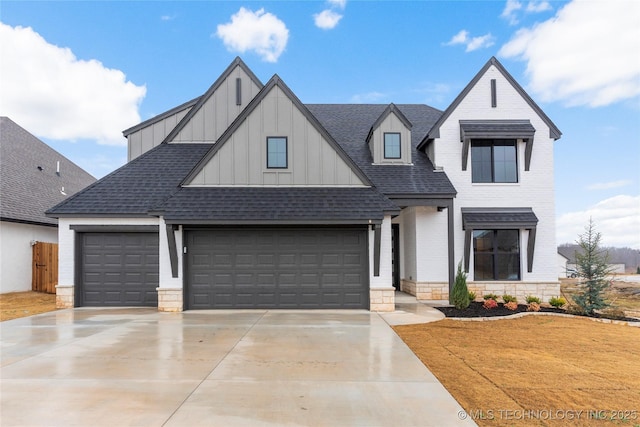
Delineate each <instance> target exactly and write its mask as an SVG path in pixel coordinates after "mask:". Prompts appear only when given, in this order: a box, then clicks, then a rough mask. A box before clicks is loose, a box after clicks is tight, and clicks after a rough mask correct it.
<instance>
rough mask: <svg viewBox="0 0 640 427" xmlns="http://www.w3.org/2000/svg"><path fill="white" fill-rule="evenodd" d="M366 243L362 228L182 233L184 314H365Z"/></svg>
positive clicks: (366, 290) (364, 230)
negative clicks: (286, 311)
mask: <svg viewBox="0 0 640 427" xmlns="http://www.w3.org/2000/svg"><path fill="white" fill-rule="evenodd" d="M366 237H367V233H366V229H364V228H360V229H346V228H345V229H327V228H316V229H283V228H263V229H257V228H256V229H250V228H247V229H231V228H229V229H216V230H188V231H187V232H186V235H185V242H186V244H187V246H188V252H187V254H188V255H187V260H186V262H187V265H186V279H185V280H186V284H185V286H186V291H187V302H186V306H187V307H186V308H232V307H237V308H252V307H253V308H296V307H298V308H300V307H302V308H339V307H342V308H367V307H368V277H369V276H368V258H367V239H366ZM203 293H207V294H208V295H209V299H208V301H206V300H205V299H203V298H201V297H200V296H199V295H201V294H203ZM351 294H355V296H353V295H351ZM196 295H198V297H196Z"/></svg>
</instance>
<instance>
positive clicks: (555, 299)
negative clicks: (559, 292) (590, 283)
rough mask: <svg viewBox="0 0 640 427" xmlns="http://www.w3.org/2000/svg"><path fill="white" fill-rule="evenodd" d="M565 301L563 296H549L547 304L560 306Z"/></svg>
mask: <svg viewBox="0 0 640 427" xmlns="http://www.w3.org/2000/svg"><path fill="white" fill-rule="evenodd" d="M566 303H567V300H566V299H564V298H563V297H551V299H550V300H549V304H550V305H551V306H552V307H555V308H561V307H562V306H563V305H565V304H566Z"/></svg>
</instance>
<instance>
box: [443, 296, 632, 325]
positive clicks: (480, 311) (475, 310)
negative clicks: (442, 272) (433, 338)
mask: <svg viewBox="0 0 640 427" xmlns="http://www.w3.org/2000/svg"><path fill="white" fill-rule="evenodd" d="M435 308H437V309H438V310H440V311H441V312H442V313H443V314H444V315H445V317H463V318H472V317H499V316H511V315H513V314H516V313H524V312H526V311H527V305H525V304H518V308H517V309H515V310H509V309H508V308H505V307H504V304H502V303H498V306H497V307H496V308H492V309H486V308H484V307H483V306H482V303H481V302H476V301H474V302H472V303H471V304H469V307H467V308H466V309H464V310H459V309H457V308H455V307H435ZM539 312H541V313H560V314H565V313H566V311H565V310H563V309H561V308H555V307H540V311H539ZM594 317H597V318H606V317H605V316H601V315H598V314H596V315H595V316H594ZM615 320H622V321H625V322H640V319H636V318H633V317H625V318H624V319H615Z"/></svg>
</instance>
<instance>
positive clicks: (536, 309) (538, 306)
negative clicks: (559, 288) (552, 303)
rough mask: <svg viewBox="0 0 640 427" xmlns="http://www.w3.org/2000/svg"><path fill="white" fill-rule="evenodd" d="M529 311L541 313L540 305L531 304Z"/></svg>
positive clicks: (528, 307)
mask: <svg viewBox="0 0 640 427" xmlns="http://www.w3.org/2000/svg"><path fill="white" fill-rule="evenodd" d="M527 311H540V304H538V303H537V302H530V303H529V305H528V306H527Z"/></svg>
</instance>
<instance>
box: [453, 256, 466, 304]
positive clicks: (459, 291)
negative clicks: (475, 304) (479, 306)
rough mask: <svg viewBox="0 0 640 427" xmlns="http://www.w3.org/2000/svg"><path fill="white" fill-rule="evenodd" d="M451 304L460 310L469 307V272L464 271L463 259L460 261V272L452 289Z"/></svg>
mask: <svg viewBox="0 0 640 427" xmlns="http://www.w3.org/2000/svg"><path fill="white" fill-rule="evenodd" d="M450 303H451V304H453V305H454V306H455V307H456V308H457V309H458V310H464V309H465V308H467V307H469V304H470V301H469V289H468V288H467V274H466V273H465V272H464V271H462V261H460V262H459V263H458V272H457V273H456V280H455V282H454V284H453V290H452V291H451V301H450Z"/></svg>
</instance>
